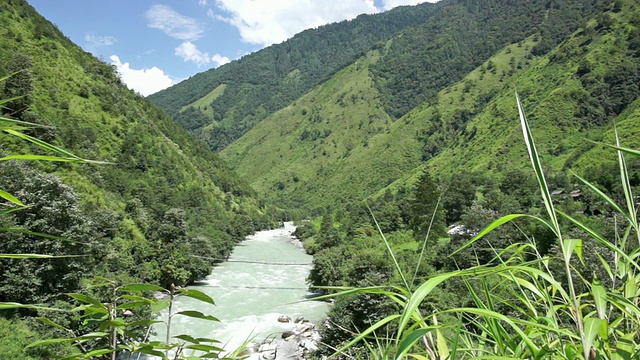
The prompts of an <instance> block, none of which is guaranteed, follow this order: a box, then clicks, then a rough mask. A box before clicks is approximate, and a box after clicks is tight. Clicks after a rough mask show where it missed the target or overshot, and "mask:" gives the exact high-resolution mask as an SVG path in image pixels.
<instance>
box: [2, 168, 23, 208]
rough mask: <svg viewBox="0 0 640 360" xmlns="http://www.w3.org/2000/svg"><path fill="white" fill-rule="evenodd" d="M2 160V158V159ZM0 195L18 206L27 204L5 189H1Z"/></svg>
mask: <svg viewBox="0 0 640 360" xmlns="http://www.w3.org/2000/svg"><path fill="white" fill-rule="evenodd" d="M0 160H2V159H0ZM0 197H1V198H3V199H5V200H7V201H10V202H12V203H14V204H16V205H18V206H22V207H24V206H25V205H24V204H23V203H22V202H21V201H20V200H18V198H17V197H15V196H13V195H11V194H9V193H8V192H6V191H4V190H0Z"/></svg>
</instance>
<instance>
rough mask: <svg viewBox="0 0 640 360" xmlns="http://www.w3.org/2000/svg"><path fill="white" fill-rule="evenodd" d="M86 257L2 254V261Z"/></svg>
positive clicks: (0, 255) (0, 257) (0, 256)
mask: <svg viewBox="0 0 640 360" xmlns="http://www.w3.org/2000/svg"><path fill="white" fill-rule="evenodd" d="M82 256H86V255H58V256H54V255H44V254H0V259H62V258H72V257H82Z"/></svg>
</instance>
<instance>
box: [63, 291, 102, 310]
mask: <svg viewBox="0 0 640 360" xmlns="http://www.w3.org/2000/svg"><path fill="white" fill-rule="evenodd" d="M67 295H68V296H70V297H72V298H74V299H76V300H78V301H81V302H84V303H87V304H91V305H94V306H97V307H100V308H103V307H104V305H103V304H102V303H101V302H100V301H98V300H97V299H95V298H92V297H91V296H88V295H84V294H78V293H70V294H67Z"/></svg>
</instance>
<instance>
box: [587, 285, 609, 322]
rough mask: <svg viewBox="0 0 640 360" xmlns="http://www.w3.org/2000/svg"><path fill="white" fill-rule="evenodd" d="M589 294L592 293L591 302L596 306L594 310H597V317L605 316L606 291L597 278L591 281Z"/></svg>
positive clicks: (602, 317)
mask: <svg viewBox="0 0 640 360" xmlns="http://www.w3.org/2000/svg"><path fill="white" fill-rule="evenodd" d="M591 294H592V295H593V302H594V304H595V306H596V311H597V312H598V317H599V318H600V319H606V318H607V291H606V290H605V288H604V286H602V282H600V280H599V279H598V278H595V279H593V282H592V283H591Z"/></svg>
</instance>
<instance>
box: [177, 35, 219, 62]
mask: <svg viewBox="0 0 640 360" xmlns="http://www.w3.org/2000/svg"><path fill="white" fill-rule="evenodd" d="M175 54H176V55H177V56H180V57H181V58H182V59H183V60H184V61H191V62H193V63H195V64H197V65H198V66H202V65H206V64H210V63H213V64H214V65H215V67H218V66H220V65H224V64H226V63H228V62H230V61H231V60H230V59H229V58H228V57H226V56H222V55H220V54H215V55H213V56H210V55H209V53H208V52H202V51H200V50H198V47H197V46H196V45H195V44H194V43H192V42H190V41H185V42H183V43H182V44H180V46H178V47H177V48H176V52H175Z"/></svg>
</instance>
